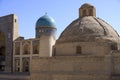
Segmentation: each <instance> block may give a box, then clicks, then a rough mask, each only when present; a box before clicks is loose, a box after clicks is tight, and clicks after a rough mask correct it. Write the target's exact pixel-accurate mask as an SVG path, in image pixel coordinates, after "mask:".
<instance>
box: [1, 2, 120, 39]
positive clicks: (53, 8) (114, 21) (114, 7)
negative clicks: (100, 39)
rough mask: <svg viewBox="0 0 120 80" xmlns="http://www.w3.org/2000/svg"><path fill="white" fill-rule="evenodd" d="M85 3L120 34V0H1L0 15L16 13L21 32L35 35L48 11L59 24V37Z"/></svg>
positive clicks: (26, 35)
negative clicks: (93, 7) (38, 23)
mask: <svg viewBox="0 0 120 80" xmlns="http://www.w3.org/2000/svg"><path fill="white" fill-rule="evenodd" d="M84 3H90V4H92V5H94V6H95V7H96V14H97V17H100V18H102V19H103V20H105V21H106V22H107V23H109V24H110V25H111V26H113V28H114V29H115V30H116V31H117V32H118V33H119V34H120V0H0V16H5V15H8V14H16V15H17V16H18V25H19V34H20V36H24V37H25V38H34V37H35V24H36V21H37V20H38V18H40V17H41V16H43V15H44V14H45V13H46V12H47V14H48V15H49V16H51V17H53V18H54V19H55V21H56V24H57V37H59V35H60V34H61V32H62V31H63V30H64V29H65V28H66V27H67V26H68V25H69V24H70V23H71V22H72V21H73V20H75V19H76V18H78V9H79V7H80V6H81V5H82V4H84Z"/></svg>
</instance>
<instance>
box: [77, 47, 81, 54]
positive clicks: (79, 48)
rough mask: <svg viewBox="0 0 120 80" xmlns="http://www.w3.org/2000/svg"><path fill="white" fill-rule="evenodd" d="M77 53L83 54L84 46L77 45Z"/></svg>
mask: <svg viewBox="0 0 120 80" xmlns="http://www.w3.org/2000/svg"><path fill="white" fill-rule="evenodd" d="M76 54H82V48H81V46H77V47H76Z"/></svg>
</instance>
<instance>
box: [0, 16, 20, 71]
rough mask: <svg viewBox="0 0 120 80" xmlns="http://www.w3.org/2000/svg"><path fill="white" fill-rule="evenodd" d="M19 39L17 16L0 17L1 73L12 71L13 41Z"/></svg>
mask: <svg viewBox="0 0 120 80" xmlns="http://www.w3.org/2000/svg"><path fill="white" fill-rule="evenodd" d="M16 38H18V24H17V16H16V15H14V14H10V15H7V16H3V17H0V71H6V72H11V71H12V54H13V41H14V40H15V39H16Z"/></svg>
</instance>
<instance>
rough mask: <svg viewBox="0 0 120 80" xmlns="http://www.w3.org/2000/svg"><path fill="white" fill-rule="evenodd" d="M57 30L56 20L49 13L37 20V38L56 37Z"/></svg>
mask: <svg viewBox="0 0 120 80" xmlns="http://www.w3.org/2000/svg"><path fill="white" fill-rule="evenodd" d="M56 30H57V29H56V24H55V20H54V19H53V18H52V17H50V16H48V15H47V14H45V15H44V16H42V17H40V18H39V19H38V20H37V22H36V38H40V37H41V36H54V37H55V35H56Z"/></svg>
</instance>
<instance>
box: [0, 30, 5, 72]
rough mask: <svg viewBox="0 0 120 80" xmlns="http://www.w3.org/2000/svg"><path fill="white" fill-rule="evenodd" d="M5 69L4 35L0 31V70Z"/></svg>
mask: <svg viewBox="0 0 120 80" xmlns="http://www.w3.org/2000/svg"><path fill="white" fill-rule="evenodd" d="M4 70H5V36H4V33H2V32H1V31H0V71H4Z"/></svg>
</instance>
